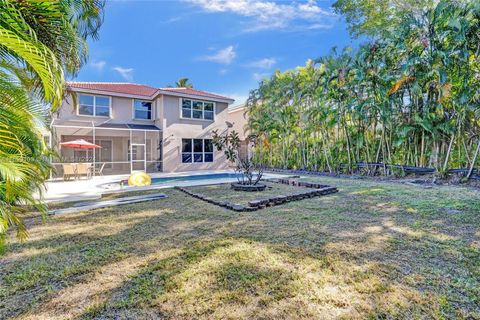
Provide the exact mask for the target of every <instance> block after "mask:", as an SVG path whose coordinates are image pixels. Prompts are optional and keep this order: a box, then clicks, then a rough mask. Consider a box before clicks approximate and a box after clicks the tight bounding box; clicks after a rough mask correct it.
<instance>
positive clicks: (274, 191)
mask: <svg viewBox="0 0 480 320" xmlns="http://www.w3.org/2000/svg"><path fill="white" fill-rule="evenodd" d="M262 183H264V184H266V185H267V188H266V189H265V190H264V191H258V192H244V191H235V190H232V188H231V187H230V183H224V184H215V185H207V186H195V187H188V188H186V189H189V190H191V191H193V192H195V193H199V194H202V195H204V196H207V197H209V198H214V199H217V200H221V201H228V202H231V203H236V204H241V205H243V206H248V202H249V201H253V200H259V199H265V198H269V197H273V196H278V195H289V194H293V193H296V192H300V191H301V190H308V189H306V188H303V187H292V186H289V185H285V184H280V183H272V182H263V181H262Z"/></svg>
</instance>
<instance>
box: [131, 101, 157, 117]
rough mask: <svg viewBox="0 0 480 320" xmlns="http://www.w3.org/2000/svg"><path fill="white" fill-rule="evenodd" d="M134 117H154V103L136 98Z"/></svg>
mask: <svg viewBox="0 0 480 320" xmlns="http://www.w3.org/2000/svg"><path fill="white" fill-rule="evenodd" d="M133 109H134V110H133V117H134V118H135V119H139V120H151V119H152V113H153V112H152V103H151V102H149V101H142V100H134V101H133Z"/></svg>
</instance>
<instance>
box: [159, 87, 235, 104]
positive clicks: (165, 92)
mask: <svg viewBox="0 0 480 320" xmlns="http://www.w3.org/2000/svg"><path fill="white" fill-rule="evenodd" d="M159 94H161V95H164V96H174V97H185V98H191V99H199V100H208V101H214V102H222V103H226V104H232V103H233V102H235V100H234V99H227V98H217V97H207V96H202V95H198V94H187V93H180V92H174V91H169V90H161V89H159V90H158V91H157V93H156V94H155V95H154V97H156V96H158V95H159Z"/></svg>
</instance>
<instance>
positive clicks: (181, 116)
mask: <svg viewBox="0 0 480 320" xmlns="http://www.w3.org/2000/svg"><path fill="white" fill-rule="evenodd" d="M183 99H185V100H190V101H191V102H192V105H191V112H190V115H191V116H190V117H184V116H183V112H182V111H183V110H182V109H183ZM193 102H201V103H202V104H204V103H212V104H213V119H205V105H203V108H202V118H200V119H198V118H194V117H193ZM178 105H179V110H180V119H185V120H195V121H209V122H215V113H216V112H215V111H216V108H217V104H216V102H214V101H208V100H198V99H192V98H178Z"/></svg>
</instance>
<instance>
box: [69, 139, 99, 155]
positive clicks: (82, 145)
mask: <svg viewBox="0 0 480 320" xmlns="http://www.w3.org/2000/svg"><path fill="white" fill-rule="evenodd" d="M60 145H61V146H62V147H67V148H76V149H87V155H86V157H87V159H88V149H97V148H101V146H99V145H97V144H95V143H91V142H88V141H85V140H83V139H77V140H72V141H67V142H61V143H60Z"/></svg>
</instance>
